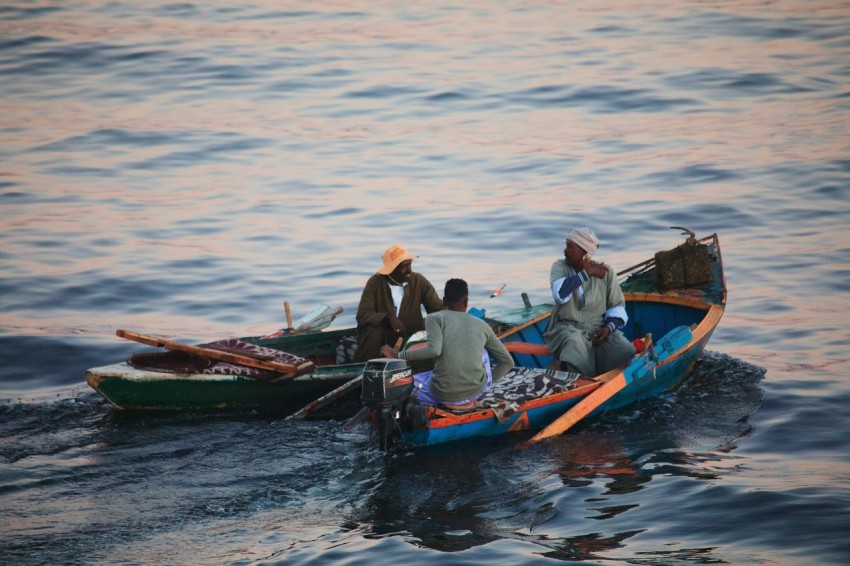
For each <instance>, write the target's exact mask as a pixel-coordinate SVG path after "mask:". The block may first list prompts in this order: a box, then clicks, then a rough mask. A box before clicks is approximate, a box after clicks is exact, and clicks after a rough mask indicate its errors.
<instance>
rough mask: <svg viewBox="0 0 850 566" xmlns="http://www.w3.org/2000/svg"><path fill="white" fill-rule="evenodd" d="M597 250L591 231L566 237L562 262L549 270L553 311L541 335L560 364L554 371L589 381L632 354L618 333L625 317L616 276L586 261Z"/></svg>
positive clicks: (608, 270)
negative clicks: (553, 303)
mask: <svg viewBox="0 0 850 566" xmlns="http://www.w3.org/2000/svg"><path fill="white" fill-rule="evenodd" d="M597 247H599V240H598V239H597V238H596V235H595V234H594V233H593V230H591V229H590V228H576V229H574V230H570V231H569V232H568V233H567V237H566V247H565V248H564V259H559V260H557V261H555V263H553V264H552V268H551V269H550V271H549V284H550V285H551V287H552V298H553V299H555V308H554V309H553V310H552V317H551V318H550V319H549V324H548V325H547V327H546V333H545V334H544V339H545V340H546V345H547V346H549V349H550V350H551V351H552V352H553V353H554V355H555V358H556V359H557V360H559V361H560V365H559V368H558V369H560V370H563V371H572V372H578V373H580V374H582V375H586V376H588V377H595V376H597V375H599V374H602V373H605V372H606V371H609V370H612V369H614V368H616V367H620V366H623V365H625V364H627V363H628V361H629V359H630V358H631V357H632V356H633V355H634V353H635V347H634V346H633V345H632V343H631V342H629V341H628V340H627V339H626V337H625V336H623V333H622V332H620V329H621V328H623V326H625V324H626V322H627V321H628V316H627V315H626V308H625V305H626V301H625V298H624V297H623V290H622V289H621V288H620V284H619V283H618V282H617V277H616V275H615V274H614V271H613V270H612V269H610V268H609V267H608V266H607V265H605V264H604V263H596V262H595V261H591V260H590V257H591V256H592V255H593V254H594V253H595V252H596V248H597Z"/></svg>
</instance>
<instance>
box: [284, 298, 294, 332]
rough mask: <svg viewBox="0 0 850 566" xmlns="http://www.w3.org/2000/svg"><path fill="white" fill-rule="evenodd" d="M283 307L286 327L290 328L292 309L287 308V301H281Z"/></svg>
mask: <svg viewBox="0 0 850 566" xmlns="http://www.w3.org/2000/svg"><path fill="white" fill-rule="evenodd" d="M283 309H284V310H285V311H286V327H287V328H288V329H289V330H292V311H291V310H289V301H283Z"/></svg>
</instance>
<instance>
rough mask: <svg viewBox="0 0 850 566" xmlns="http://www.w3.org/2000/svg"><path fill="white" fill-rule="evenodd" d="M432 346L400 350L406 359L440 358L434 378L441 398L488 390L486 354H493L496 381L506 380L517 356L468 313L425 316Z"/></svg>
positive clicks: (465, 396)
mask: <svg viewBox="0 0 850 566" xmlns="http://www.w3.org/2000/svg"><path fill="white" fill-rule="evenodd" d="M425 330H426V331H427V333H428V345H427V346H426V347H424V348H420V349H418V350H410V351H404V352H399V354H398V357H399V358H401V359H403V360H410V361H418V360H427V359H431V358H436V362H435V363H434V373H433V375H432V377H431V393H432V394H433V395H434V397H436V398H437V399H440V400H441V401H448V402H453V401H462V400H464V399H468V398H469V397H472V396H473V395H476V394H477V393H480V392H481V391H483V390H484V387H485V385H486V384H487V374H486V372H485V371H484V362H483V360H482V354H483V353H484V349H485V348H486V349H487V352H488V353H489V355H490V361H491V362H492V363H494V364H496V365H495V367H494V368H493V382H494V383H495V382H496V381H498V380H500V379H502V378H503V377H504V376H505V374H506V373H508V371H510V369H511V367H513V359H512V358H511V355H510V353H509V352H508V351H507V349H505V346H504V344H502V343H501V342H500V341H499V339H498V338H497V337H496V335H495V334H494V333H493V329H492V328H490V327H489V326H488V325H487V323H486V322H484V321H483V320H481V319H479V318H475V317H474V316H472V315H469V314H467V313H465V312H458V311H452V310H444V311H439V312H435V313H432V314H429V315H428V316H427V317H425Z"/></svg>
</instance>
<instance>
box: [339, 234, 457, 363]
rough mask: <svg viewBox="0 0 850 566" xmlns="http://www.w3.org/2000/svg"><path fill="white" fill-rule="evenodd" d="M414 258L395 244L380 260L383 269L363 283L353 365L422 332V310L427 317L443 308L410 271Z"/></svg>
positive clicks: (428, 286) (423, 281) (424, 282)
mask: <svg viewBox="0 0 850 566" xmlns="http://www.w3.org/2000/svg"><path fill="white" fill-rule="evenodd" d="M417 257H419V256H417V255H413V254H411V253H408V251H407V250H406V249H404V248H403V247H402V246H400V245H398V244H396V245H393V246H390V247H389V248H388V249H387V251H385V252H384V255H382V256H381V260H382V261H383V263H384V265H383V266H382V267H381V269H379V270H378V272H377V273H375V274H374V275H373V276H372V277H370V278H369V280H368V281H367V282H366V286H365V287H364V288H363V294H362V295H361V296H360V306H358V307H357V355H356V357H355V361H358V362H365V361H367V360H370V359H372V358H377V357H380V351H381V346H384V345H387V344H388V345H391V346H392V345H395V342H396V340H397V339H398V338H404V339H406V338H408V337H409V336H410V335H412V334H413V333H415V332H419V331H420V330H424V329H425V322H424V319H423V317H422V307H423V306H424V307H425V312H427V313H429V314H430V313H432V312H436V311H440V310H443V309H445V308H446V307H445V305H444V304H443V301H442V300H441V299H440V297H439V295H437V291H436V290H435V289H434V286H433V285H432V284H431V282H430V281H428V279H426V278H425V276H424V275H422V274H421V273H416V272H414V271H413V260H414V259H416V258H417Z"/></svg>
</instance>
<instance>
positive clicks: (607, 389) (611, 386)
mask: <svg viewBox="0 0 850 566" xmlns="http://www.w3.org/2000/svg"><path fill="white" fill-rule="evenodd" d="M627 384H628V382H627V381H626V376H625V375H624V374H623V372H620V373H618V374H617V375H616V377H614V378H613V379H611V380H610V381H608V382H606V383H604V384H603V385H602V386H600V387H599V388H597V389H595V390H594V391H593V393H591V394H590V395H588V396H587V397H585V398H584V399H582V400H581V401H580V402H579V403H578V404H577V405H575V406H574V407H572V408H571V409H569V410H568V411H567V412H566V413H564V414H563V415H561V416H560V417H558V418H557V419H555V420H554V421H552V422H551V423H550V424H549V426H547V427H546V428H544V429H543V430H541V431H540V432H538V433H537V434H535V435H534V436H532V437H531V438H530V439H529V440H528V443H529V444H534V443H536V442H540V441H541V440H545V439H547V438H550V437H552V436H557V435H559V434H561V433H563V432H565V431H566V430H567V429H569V428H570V427H572V426H573V425H574V424H576V423H577V422H579V421H580V420H581V419H583V418H584V417H586V416H587V415H589V414H590V413H592V412H593V411H594V410H595V409H596V408H597V407H599V406H600V405H601V404H602V403H604V402H605V401H607V400H608V399H610V398H611V397H613V396H614V395H615V394H616V393H617V392H618V391H620V390H621V389H622V388H623V387H625V386H626V385H627Z"/></svg>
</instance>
